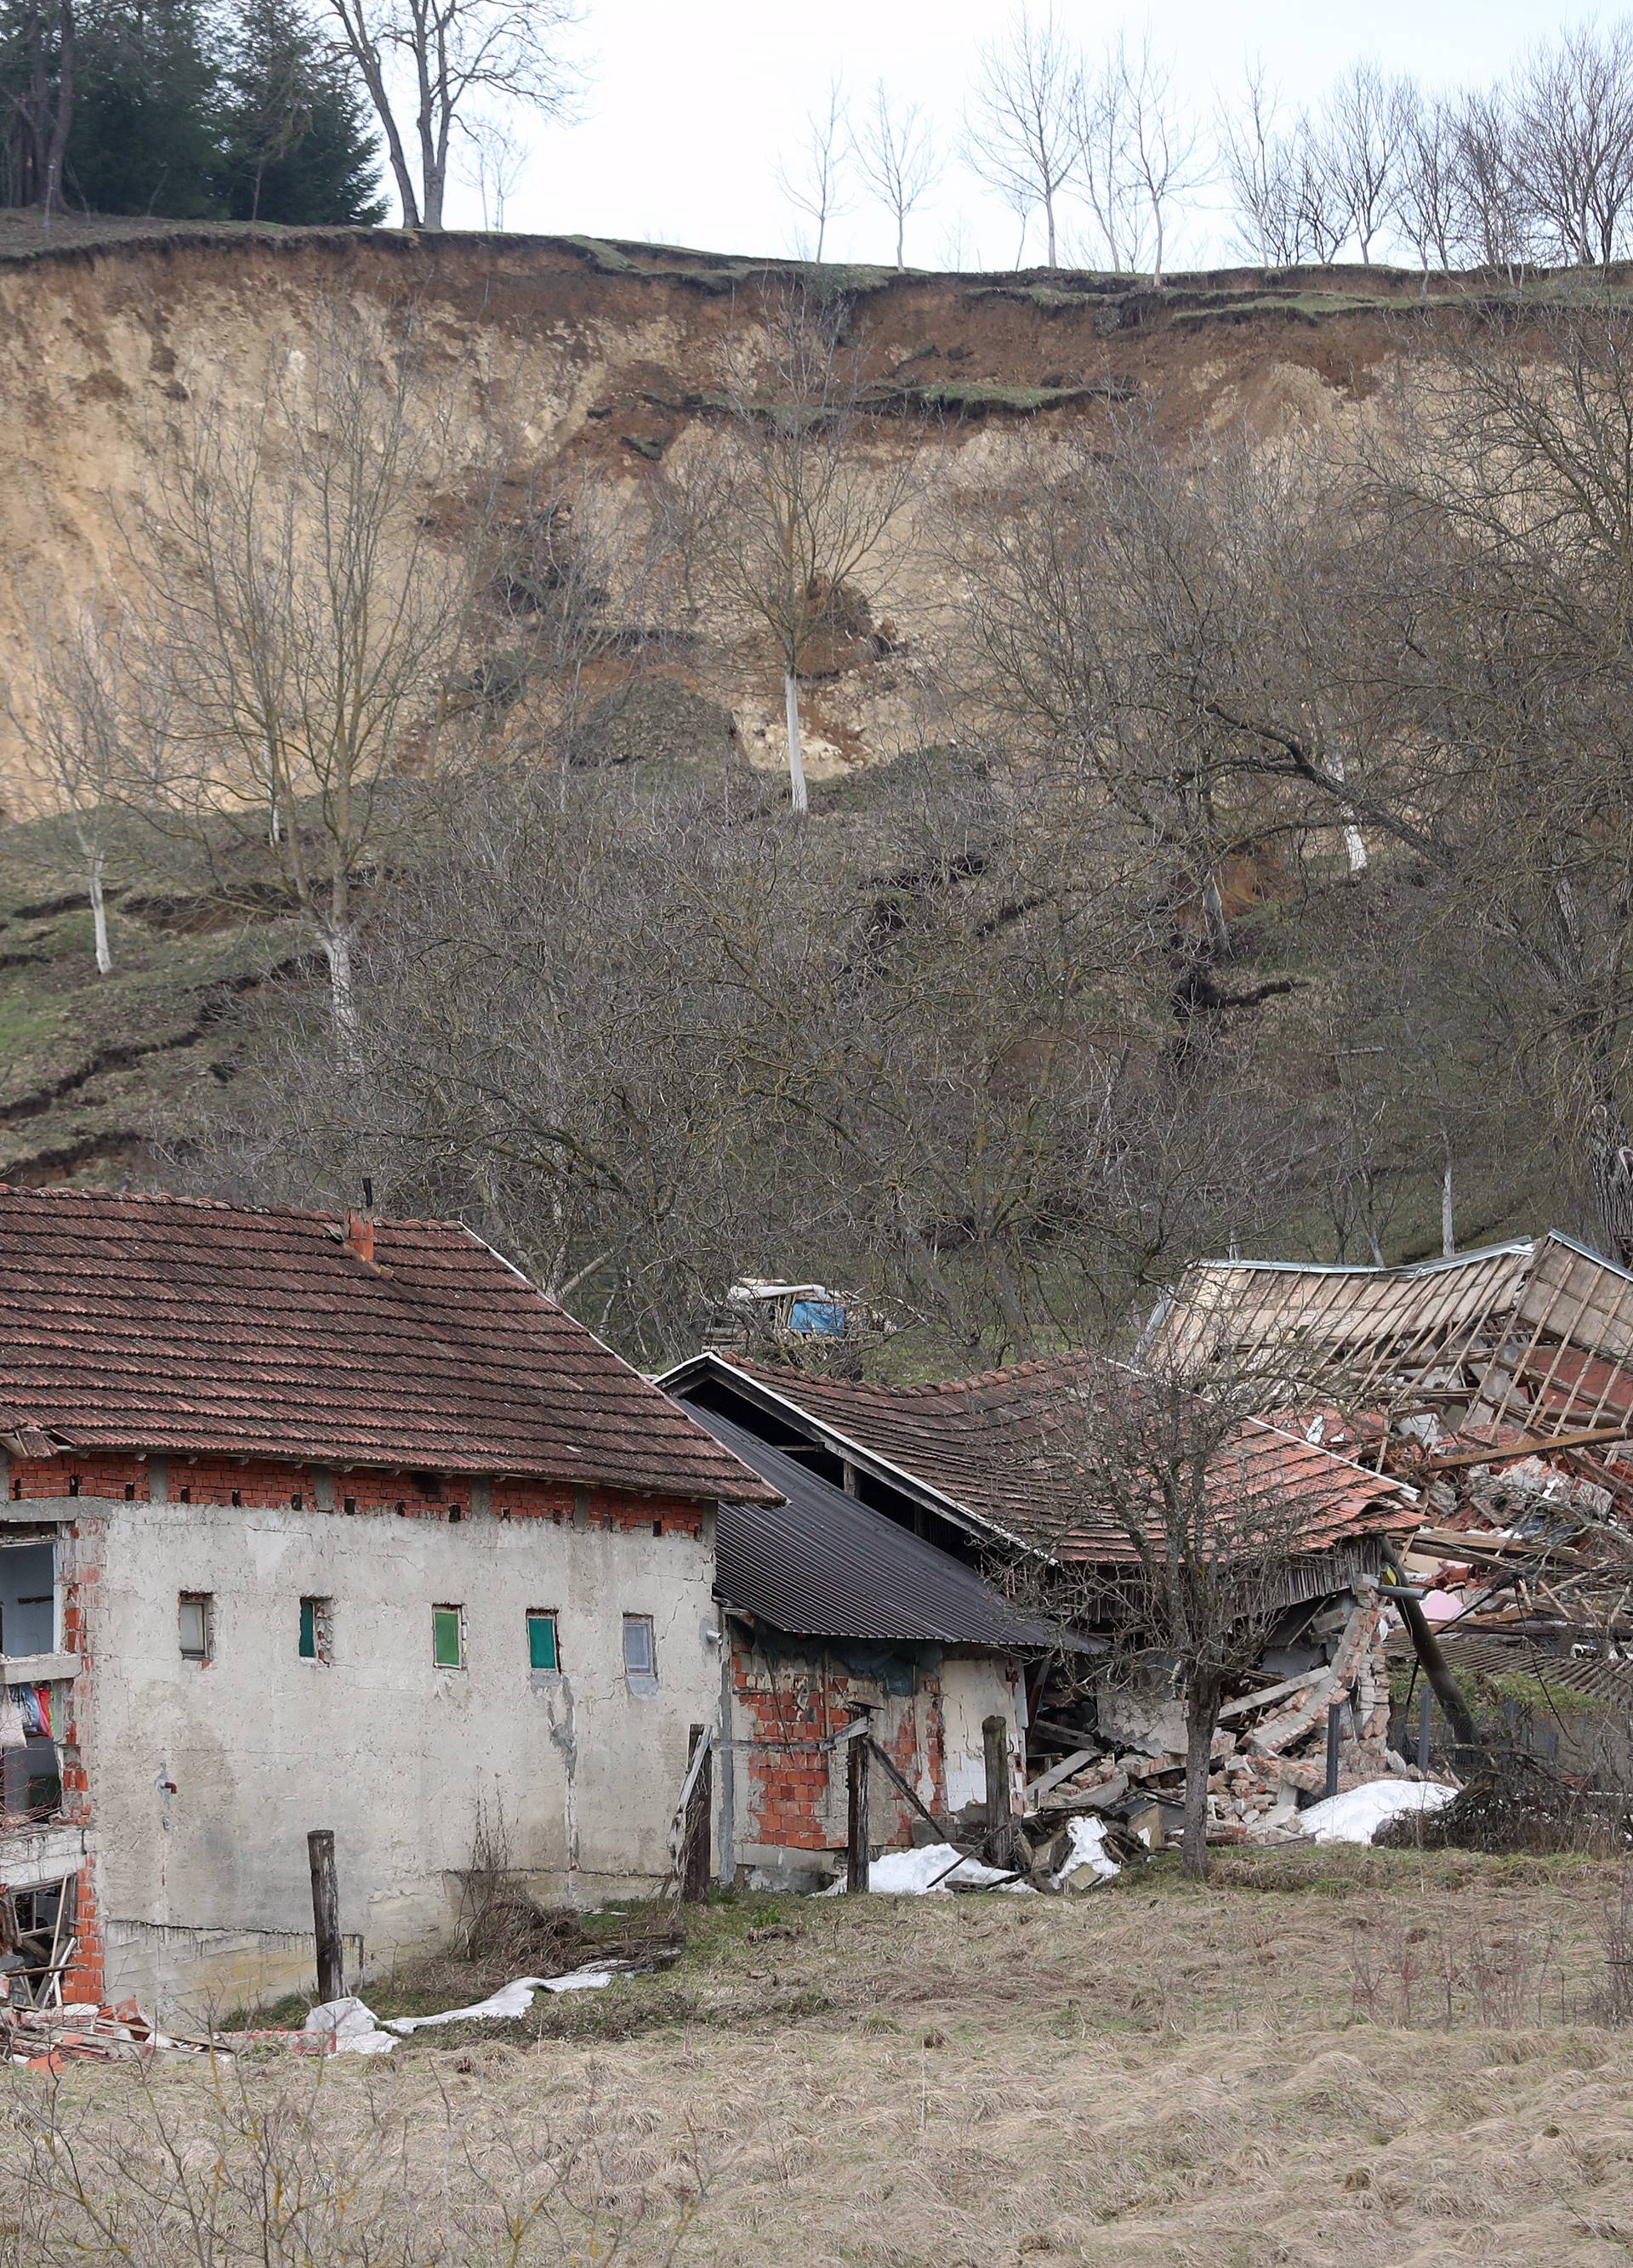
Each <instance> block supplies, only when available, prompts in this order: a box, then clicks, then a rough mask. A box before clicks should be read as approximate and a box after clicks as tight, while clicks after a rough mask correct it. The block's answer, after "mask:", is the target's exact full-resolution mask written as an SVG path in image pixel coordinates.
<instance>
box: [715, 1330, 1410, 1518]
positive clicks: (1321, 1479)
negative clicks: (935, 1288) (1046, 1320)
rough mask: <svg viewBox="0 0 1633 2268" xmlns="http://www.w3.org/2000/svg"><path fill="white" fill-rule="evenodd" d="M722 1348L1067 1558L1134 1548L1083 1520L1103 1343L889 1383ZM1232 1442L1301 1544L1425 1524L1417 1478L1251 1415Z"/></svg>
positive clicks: (751, 1372)
mask: <svg viewBox="0 0 1633 2268" xmlns="http://www.w3.org/2000/svg"><path fill="white" fill-rule="evenodd" d="M715 1359H717V1360H719V1361H720V1362H722V1363H724V1364H726V1365H728V1366H729V1368H730V1369H732V1370H735V1371H736V1372H739V1373H741V1374H742V1375H743V1377H744V1378H745V1379H748V1380H750V1381H755V1382H756V1383H757V1384H759V1385H760V1386H762V1387H764V1388H766V1389H768V1390H769V1391H770V1392H772V1393H773V1394H775V1395H778V1396H779V1397H780V1399H781V1400H782V1401H784V1402H785V1403H793V1404H794V1406H795V1407H797V1408H798V1409H800V1410H803V1411H804V1412H805V1413H806V1414H807V1415H808V1416H809V1417H810V1418H814V1419H815V1420H816V1421H817V1423H818V1424H819V1425H822V1426H824V1427H825V1428H827V1429H829V1430H830V1431H831V1432H833V1433H835V1434H837V1435H839V1436H842V1437H843V1438H844V1439H845V1440H848V1441H851V1442H853V1443H854V1444H855V1445H856V1447H859V1448H861V1449H864V1450H867V1451H869V1452H870V1453H871V1454H873V1455H874V1456H876V1457H878V1458H882V1459H883V1460H884V1461H886V1462H888V1463H890V1465H892V1466H894V1467H895V1468H896V1469H897V1470H898V1471H899V1472H902V1473H905V1474H906V1475H908V1476H911V1477H912V1478H913V1479H914V1480H917V1481H919V1482H920V1483H922V1484H925V1485H926V1486H927V1487H929V1488H930V1489H932V1490H934V1491H935V1493H936V1494H937V1495H938V1496H939V1497H941V1498H942V1499H943V1500H944V1501H946V1502H948V1503H950V1504H951V1505H953V1506H957V1508H958V1509H960V1510H961V1511H963V1512H964V1513H967V1514H968V1515H969V1516H970V1517H971V1518H972V1519H974V1520H976V1521H979V1522H980V1523H981V1524H982V1525H984V1526H986V1527H988V1528H997V1529H1000V1530H1001V1531H1002V1532H1003V1533H1004V1534H1006V1535H1010V1536H1013V1537H1015V1538H1016V1539H1017V1540H1018V1541H1020V1542H1021V1543H1027V1544H1031V1545H1033V1546H1035V1547H1038V1548H1042V1549H1045V1550H1051V1551H1053V1552H1055V1553H1057V1554H1058V1555H1059V1556H1060V1557H1063V1558H1088V1559H1093V1558H1101V1557H1104V1558H1115V1557H1124V1556H1126V1555H1127V1550H1128V1545H1127V1538H1126V1537H1122V1538H1119V1536H1118V1535H1117V1532H1116V1531H1115V1529H1113V1528H1111V1527H1109V1526H1107V1525H1105V1524H1104V1523H1103V1524H1101V1525H1100V1526H1099V1527H1098V1528H1095V1527H1093V1526H1091V1525H1089V1524H1086V1523H1085V1522H1084V1521H1083V1517H1082V1506H1081V1504H1076V1505H1075V1504H1074V1503H1073V1501H1072V1491H1071V1488H1070V1484H1069V1473H1070V1469H1071V1465H1072V1463H1073V1461H1074V1459H1075V1457H1076V1456H1077V1455H1079V1454H1082V1453H1083V1435H1084V1433H1085V1431H1086V1425H1085V1418H1084V1412H1083V1397H1084V1395H1085V1394H1086V1393H1087V1392H1088V1391H1089V1390H1090V1388H1092V1385H1093V1382H1094V1381H1095V1379H1096V1377H1097V1375H1098V1374H1099V1373H1100V1372H1101V1370H1102V1359H1101V1358H1100V1357H1099V1356H1097V1355H1093V1354H1090V1353H1086V1352H1079V1353H1074V1354H1068V1355H1062V1356H1059V1357H1055V1358H1052V1359H1047V1360H1044V1361H1038V1362H1023V1363H1017V1364H1016V1365H1014V1366H1011V1367H1010V1368H1009V1369H1007V1370H989V1371H984V1372H982V1373H979V1375H978V1376H976V1377H973V1378H956V1379H951V1380H950V1381H948V1382H947V1383H946V1384H944V1385H941V1386H878V1385H874V1384H871V1383H865V1382H858V1381H852V1380H848V1379H837V1378H830V1377H825V1376H822V1375H819V1374H814V1373H805V1372H801V1371H794V1370H788V1369H783V1368H780V1367H777V1366H773V1365H771V1364H768V1363H759V1362H753V1361H750V1359H747V1358H746V1357H744V1356H742V1355H736V1354H732V1355H721V1356H719V1357H717V1358H715ZM1232 1454H1233V1455H1234V1456H1235V1458H1237V1459H1238V1461H1239V1466H1238V1470H1239V1474H1240V1476H1241V1478H1242V1480H1243V1482H1244V1484H1245V1489H1246V1491H1247V1492H1248V1493H1249V1494H1250V1495H1252V1497H1254V1498H1256V1499H1259V1500H1260V1501H1266V1502H1267V1501H1268V1500H1269V1499H1270V1498H1271V1496H1272V1494H1274V1495H1275V1498H1276V1499H1278V1500H1279V1501H1280V1502H1282V1503H1297V1505H1298V1506H1300V1507H1301V1508H1303V1509H1304V1511H1305V1512H1306V1513H1307V1515H1308V1516H1307V1521H1306V1523H1305V1524H1304V1527H1303V1528H1301V1531H1300V1548H1301V1549H1303V1550H1310V1551H1317V1550H1326V1548H1327V1547H1328V1546H1329V1545H1331V1544H1332V1543H1336V1542H1338V1541H1340V1540H1341V1539H1345V1538H1349V1537H1353V1536H1356V1535H1368V1534H1398V1533H1404V1532H1406V1531H1408V1530H1409V1529H1411V1528H1413V1527H1415V1525H1416V1520H1417V1515H1416V1513H1415V1511H1414V1509H1413V1507H1412V1503H1411V1499H1410V1495H1409V1492H1408V1491H1404V1490H1402V1488H1401V1487H1400V1484H1398V1483H1397V1482H1395V1481H1393V1480H1391V1479H1390V1478H1388V1477H1387V1476H1385V1475H1383V1474H1379V1473H1376V1472H1371V1471H1369V1470H1368V1469H1367V1468H1366V1467H1364V1466H1363V1465H1357V1464H1353V1463H1351V1462H1349V1459H1347V1458H1344V1457H1337V1456H1334V1454H1332V1453H1331V1451H1330V1450H1326V1449H1323V1448H1320V1447H1317V1446H1316V1445H1315V1444H1314V1443H1312V1442H1310V1441H1306V1440H1303V1439H1302V1438H1300V1437H1299V1436H1298V1435H1297V1434H1294V1433H1289V1432H1283V1431H1282V1429H1281V1428H1280V1427H1279V1426H1276V1425H1269V1424H1266V1423H1264V1422H1262V1421H1260V1420H1258V1419H1254V1420H1252V1421H1250V1422H1249V1424H1248V1425H1246V1426H1245V1427H1244V1429H1243V1432H1242V1434H1241V1437H1240V1439H1239V1440H1238V1441H1237V1443H1236V1444H1235V1445H1234V1447H1233V1451H1232Z"/></svg>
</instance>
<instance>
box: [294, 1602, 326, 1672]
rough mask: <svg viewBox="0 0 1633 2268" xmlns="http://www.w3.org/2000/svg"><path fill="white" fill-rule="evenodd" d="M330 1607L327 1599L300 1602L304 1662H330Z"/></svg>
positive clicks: (301, 1656)
mask: <svg viewBox="0 0 1633 2268" xmlns="http://www.w3.org/2000/svg"><path fill="white" fill-rule="evenodd" d="M300 1659H301V1660H302V1661H328V1660H329V1601H328V1600H327V1599H302V1601H301V1602H300Z"/></svg>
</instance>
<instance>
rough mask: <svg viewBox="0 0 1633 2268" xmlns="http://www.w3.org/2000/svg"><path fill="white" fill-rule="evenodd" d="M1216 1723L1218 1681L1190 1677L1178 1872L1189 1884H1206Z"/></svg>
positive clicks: (1216, 1679) (1205, 1677) (1187, 1690)
mask: <svg viewBox="0 0 1633 2268" xmlns="http://www.w3.org/2000/svg"><path fill="white" fill-rule="evenodd" d="M1218 1721H1219V1680H1218V1678H1217V1677H1216V1676H1213V1675H1208V1676H1202V1675H1193V1677H1192V1680H1191V1683H1190V1684H1189V1686H1188V1687H1187V1688H1186V1697H1185V1835H1184V1839H1183V1841H1182V1842H1181V1845H1180V1851H1179V1871H1180V1873H1181V1874H1183V1875H1184V1876H1185V1878H1186V1881H1188V1882H1205V1881H1207V1880H1208V1763H1209V1760H1210V1757H1211V1754H1212V1750H1213V1745H1214V1727H1216V1724H1217V1723H1218Z"/></svg>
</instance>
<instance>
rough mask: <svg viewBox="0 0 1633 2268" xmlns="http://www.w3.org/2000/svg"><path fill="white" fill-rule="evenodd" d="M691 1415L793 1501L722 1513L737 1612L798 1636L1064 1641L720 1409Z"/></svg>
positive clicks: (722, 1569) (727, 1508) (725, 1568)
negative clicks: (725, 1416) (743, 1611)
mask: <svg viewBox="0 0 1633 2268" xmlns="http://www.w3.org/2000/svg"><path fill="white" fill-rule="evenodd" d="M688 1409H689V1412H690V1414H691V1416H692V1417H693V1418H696V1420H697V1422H698V1425H706V1427H707V1428H708V1430H709V1432H711V1433H713V1436H714V1438H715V1440H717V1441H719V1442H720V1444H721V1445H722V1447H726V1448H728V1449H729V1450H730V1451H731V1452H732V1454H734V1455H735V1456H736V1457H738V1458H740V1459H741V1460H742V1462H743V1463H744V1464H745V1465H751V1466H752V1467H753V1469H754V1470H755V1471H756V1472H757V1473H758V1474H759V1475H760V1476H761V1478H762V1479H764V1480H766V1481H769V1482H770V1484H771V1485H772V1487H773V1488H774V1489H777V1490H779V1491H780V1492H781V1493H782V1495H783V1496H784V1497H785V1498H786V1499H787V1501H786V1502H785V1503H782V1504H779V1505H747V1504H722V1505H721V1506H720V1527H719V1530H718V1541H717V1554H718V1574H717V1578H716V1587H717V1588H718V1590H719V1592H720V1596H721V1597H722V1598H723V1599H724V1600H725V1601H726V1602H727V1603H728V1605H730V1606H734V1607H741V1608H743V1609H744V1610H745V1611H746V1612H748V1613H750V1614H754V1615H757V1616H760V1617H761V1618H762V1620H764V1621H765V1622H768V1623H769V1624H771V1625H772V1628H773V1629H774V1630H780V1631H784V1632H786V1633H787V1635H788V1636H789V1637H791V1638H883V1639H896V1640H898V1641H900V1642H901V1643H903V1644H908V1645H913V1644H923V1643H928V1644H932V1645H941V1646H991V1647H994V1648H997V1649H1000V1650H1009V1649H1014V1648H1017V1647H1037V1646H1059V1645H1060V1644H1061V1643H1062V1634H1061V1633H1060V1632H1059V1631H1054V1630H1052V1629H1050V1628H1048V1627H1047V1626H1046V1625H1044V1624H1039V1623H1035V1622H1031V1621H1029V1620H1028V1619H1027V1618H1026V1617H1025V1616H1023V1615H1022V1614H1021V1613H1019V1612H1018V1611H1017V1609H1016V1608H1015V1607H1013V1606H1012V1605H1011V1604H1010V1602H1009V1600H1007V1599H1006V1598H1005V1597H1004V1596H1003V1594H1002V1593H1001V1591H999V1590H997V1589H995V1588H994V1586H993V1585H992V1584H991V1583H988V1582H986V1581H985V1580H983V1578H982V1577H981V1576H979V1575H978V1574H977V1573H976V1572H975V1571H974V1570H973V1568H970V1567H966V1566H964V1565H962V1563H961V1562H960V1561H958V1560H957V1559H955V1558H953V1557H951V1555H950V1553H948V1552H945V1551H942V1550H940V1549H939V1548H938V1547H937V1546H936V1545H935V1544H934V1543H927V1542H926V1541H925V1539H924V1538H923V1537H922V1536H920V1535H913V1533H912V1532H911V1530H910V1529H908V1528H903V1527H901V1526H899V1525H898V1523H897V1522H896V1521H893V1520H887V1519H886V1518H885V1516H884V1514H883V1513H879V1512H875V1511H874V1510H873V1509H872V1507H871V1506H868V1505H865V1504H862V1503H861V1502H860V1501H859V1500H858V1499H856V1498H855V1497H853V1496H846V1493H845V1491H843V1490H842V1489H837V1488H835V1487H834V1485H833V1484H832V1482H831V1481H826V1480H824V1479H823V1477H822V1476H821V1475H820V1474H819V1473H813V1472H810V1471H808V1470H807V1469H806V1468H805V1467H804V1466H803V1465H802V1464H801V1462H799V1460H798V1458H797V1457H789V1456H785V1455H784V1454H783V1453H782V1451H781V1450H780V1449H773V1448H770V1447H767V1445H766V1444H765V1442H764V1441H760V1440H756V1439H755V1437H754V1435H753V1434H752V1433H750V1432H747V1431H746V1430H745V1428H744V1427H743V1426H741V1425H734V1424H733V1423H732V1421H731V1419H730V1418H722V1417H721V1416H720V1414H719V1412H718V1411H716V1410H703V1409H698V1408H697V1407H696V1406H694V1405H691V1404H688ZM1065 1642H1066V1643H1068V1644H1071V1643H1074V1641H1072V1640H1070V1639H1067V1640H1066V1641H1065Z"/></svg>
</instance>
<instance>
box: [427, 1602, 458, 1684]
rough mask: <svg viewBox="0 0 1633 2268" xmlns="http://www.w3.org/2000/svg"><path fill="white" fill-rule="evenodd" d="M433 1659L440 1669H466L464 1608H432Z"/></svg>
mask: <svg viewBox="0 0 1633 2268" xmlns="http://www.w3.org/2000/svg"><path fill="white" fill-rule="evenodd" d="M431 1659H432V1661H433V1662H434V1663H435V1664H436V1666H437V1668H439V1669H463V1668H464V1667H465V1609H464V1608H463V1607H432V1610H431Z"/></svg>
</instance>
